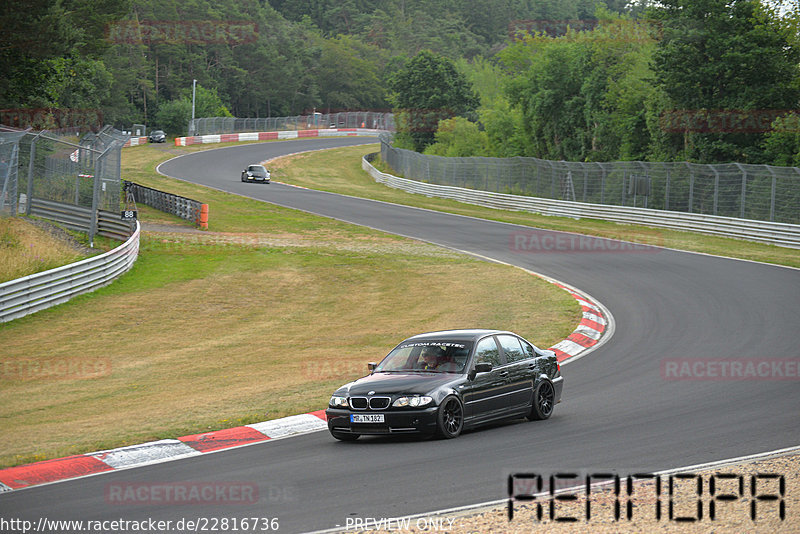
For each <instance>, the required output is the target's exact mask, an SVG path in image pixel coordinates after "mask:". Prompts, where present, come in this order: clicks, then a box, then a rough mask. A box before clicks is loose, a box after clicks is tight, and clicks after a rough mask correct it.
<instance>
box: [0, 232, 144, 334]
mask: <svg viewBox="0 0 800 534" xmlns="http://www.w3.org/2000/svg"><path fill="white" fill-rule="evenodd" d="M139 233H140V226H139V223H138V222H137V223H136V229H135V230H134V232H133V235H131V236H130V237H129V238H128V240H127V241H125V243H123V244H122V245H120V246H118V247H117V248H115V249H114V250H111V251H109V252H106V253H105V254H101V255H99V256H95V257H93V258H87V259H85V260H82V261H79V262H77V263H72V264H70V265H65V266H64V267H58V268H57V269H51V270H49V271H45V272H42V273H37V274H32V275H30V276H25V277H24V278H18V279H16V280H11V281H9V282H5V283H3V284H0V322H6V321H11V320H13V319H17V318H19V317H23V316H25V315H28V314H31V313H34V312H37V311H40V310H44V309H46V308H50V307H51V306H55V305H57V304H61V303H63V302H66V301H68V300H69V299H71V298H72V297H75V296H76V295H80V294H82V293H88V292H90V291H94V290H95V289H98V288H100V287H103V286H105V285H108V284H110V283H111V282H112V281H113V280H114V279H115V278H117V277H119V276H121V275H122V274H123V273H125V272H127V271H128V270H129V269H130V268H131V267H132V266H133V264H134V262H135V261H136V257H137V256H138V254H139Z"/></svg>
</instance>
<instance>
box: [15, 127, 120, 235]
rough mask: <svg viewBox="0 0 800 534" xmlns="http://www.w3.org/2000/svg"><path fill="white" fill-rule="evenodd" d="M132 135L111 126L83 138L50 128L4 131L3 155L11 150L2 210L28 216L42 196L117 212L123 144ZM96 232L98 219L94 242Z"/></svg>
mask: <svg viewBox="0 0 800 534" xmlns="http://www.w3.org/2000/svg"><path fill="white" fill-rule="evenodd" d="M128 139H129V136H128V135H127V134H123V133H122V132H120V131H118V130H115V129H114V128H112V127H111V126H106V127H105V128H103V129H102V130H100V131H99V132H97V133H88V134H86V135H84V136H83V137H82V138H80V139H78V138H75V137H65V136H58V135H56V134H53V133H50V132H47V131H46V130H44V131H41V132H32V131H24V132H20V131H2V132H0V140H2V143H1V144H0V157H5V156H6V153H7V154H8V160H7V165H8V168H7V170H6V177H5V179H3V178H2V175H0V181H2V182H3V183H4V186H3V195H2V197H0V211H4V212H5V213H7V214H16V213H26V214H28V215H30V214H31V209H32V205H33V204H34V202H33V201H34V200H40V201H48V202H55V203H59V204H63V205H67V206H75V207H77V208H87V209H90V210H91V212H92V213H97V212H98V210H106V211H109V212H117V213H119V210H120V200H121V197H120V195H121V193H120V192H121V180H120V165H121V155H122V146H123V145H124V144H125V142H126V141H127V140H128ZM2 171H3V169H2V165H1V164H0V172H2ZM96 233H97V218H96V217H94V218H92V223H91V227H90V229H89V234H90V240H91V239H92V238H93V237H94V235H95V234H96Z"/></svg>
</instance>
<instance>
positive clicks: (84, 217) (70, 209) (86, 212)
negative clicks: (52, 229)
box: [30, 198, 131, 241]
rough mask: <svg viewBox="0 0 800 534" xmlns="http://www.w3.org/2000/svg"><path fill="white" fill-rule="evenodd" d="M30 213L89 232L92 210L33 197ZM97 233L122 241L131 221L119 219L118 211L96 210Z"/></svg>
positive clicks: (73, 228) (72, 228) (126, 235)
mask: <svg viewBox="0 0 800 534" xmlns="http://www.w3.org/2000/svg"><path fill="white" fill-rule="evenodd" d="M30 208H31V209H30V214H31V215H34V216H36V217H43V218H45V219H49V220H51V221H56V222H58V223H61V224H62V225H64V226H65V227H67V228H69V229H70V230H77V231H79V232H86V233H89V231H90V229H91V227H92V210H91V209H89V208H83V207H81V206H75V205H74V204H64V203H62V202H53V201H50V200H42V199H40V198H34V199H32V201H31V206H30ZM97 233H98V234H99V235H101V236H104V237H110V238H113V239H119V240H121V241H124V240H126V239H128V237H129V236H130V235H131V223H129V222H126V221H123V220H121V219H120V214H119V213H112V212H110V211H105V210H97Z"/></svg>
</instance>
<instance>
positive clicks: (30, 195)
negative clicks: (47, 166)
mask: <svg viewBox="0 0 800 534" xmlns="http://www.w3.org/2000/svg"><path fill="white" fill-rule="evenodd" d="M46 131H47V130H42V131H41V132H39V133H38V134H36V135H35V136H34V137H33V141H31V160H30V163H29V164H28V202H27V204H26V205H25V215H30V214H31V202H32V201H33V165H34V158H35V157H36V141H38V140H39V136H40V135H42V134H43V133H44V132H46Z"/></svg>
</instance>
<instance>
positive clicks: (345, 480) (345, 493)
mask: <svg viewBox="0 0 800 534" xmlns="http://www.w3.org/2000/svg"><path fill="white" fill-rule="evenodd" d="M365 142H375V140H374V139H365V138H334V139H330V140H322V139H314V140H308V141H303V140H300V141H287V142H273V143H266V144H250V145H241V146H236V147H232V148H225V149H216V150H211V151H206V152H198V153H194V154H191V155H187V156H184V157H181V158H177V159H173V160H170V161H169V162H167V163H165V164H162V165H161V167H160V172H162V173H164V174H167V175H169V176H174V177H178V178H182V179H185V180H189V181H192V182H195V183H198V184H202V185H207V186H211V187H214V188H217V189H221V190H225V191H230V192H232V193H237V194H241V195H247V196H250V197H253V198H256V199H260V200H264V201H266V202H271V203H274V204H278V205H281V206H286V207H291V208H297V209H302V210H305V211H308V212H312V213H318V214H320V215H324V216H327V217H333V218H336V219H340V220H344V221H350V222H353V223H355V224H360V225H366V226H369V227H372V228H377V229H381V230H385V231H387V232H392V233H397V234H401V235H405V236H410V237H414V238H418V239H422V240H425V241H430V242H433V243H438V244H441V245H444V246H447V247H452V248H456V249H460V250H464V251H470V252H473V253H476V254H480V255H483V256H487V257H490V258H494V259H498V260H501V261H504V262H508V263H512V264H515V265H519V266H521V267H525V268H527V269H531V270H533V271H536V272H539V273H542V274H545V275H548V276H551V277H553V278H556V279H559V280H561V281H563V282H566V283H568V284H571V285H573V286H575V287H577V288H579V289H581V290H583V291H586V292H588V293H589V294H591V295H592V296H593V297H595V298H597V299H598V300H600V301H601V302H602V303H603V304H604V305H605V306H606V307H607V308H608V309H609V310H610V311H611V313H612V314H613V316H614V319H615V321H616V333H615V335H614V336H613V338H612V339H611V340H610V341H609V342H608V343H606V344H605V345H603V346H602V347H600V348H599V349H598V350H596V351H594V352H593V353H591V354H590V355H588V356H586V357H585V358H582V359H580V360H578V361H576V362H573V363H571V364H569V365H567V366H565V367H564V375H565V379H566V380H565V388H564V400H563V402H562V403H561V404H560V405H558V406H557V407H556V410H555V414H554V416H553V418H552V419H550V420H549V421H544V422H535V423H534V422H524V421H520V422H514V423H511V424H505V425H499V426H495V427H491V428H486V429H481V430H477V431H471V432H467V433H465V434H463V435H462V436H461V437H459V438H458V439H455V440H448V441H438V440H430V441H418V440H413V439H400V440H389V439H375V438H373V439H363V438H362V439H361V440H359V441H358V442H355V443H340V442H337V441H336V440H334V439H333V438H332V437H331V436H330V435H329V434H328V433H327V432H315V433H311V434H305V435H302V436H299V437H293V438H288V439H282V440H276V441H268V442H265V443H260V444H256V445H252V446H247V447H242V448H238V449H233V450H227V451H222V452H219V453H213V454H206V455H201V456H198V457H192V458H188V459H184V460H178V461H173V462H168V463H163V464H157V465H151V466H147V467H142V468H137V469H132V470H127V471H118V472H113V473H109V474H103V475H99V476H91V477H87V478H83V479H78V480H73V481H67V482H62V483H58V484H51V485H46V486H39V487H33V488H30V489H25V490H20V491H15V492H11V493H9V494H6V495H2V496H0V516H8V515H11V514H12V512H13V515H14V516H16V517H21V518H28V519H32V520H36V519H37V518H39V517H42V516H44V517H47V518H50V519H54V518H67V519H84V520H86V519H118V518H124V519H146V518H155V519H162V520H173V521H175V520H180V519H181V518H198V517H212V516H216V517H218V518H224V517H228V518H232V517H238V518H243V517H263V518H278V519H279V524H280V530H279V531H280V532H306V531H312V530H318V529H324V528H329V527H335V526H337V525H345V522H346V520H347V518H348V517H350V518H368V517H371V518H381V517H397V516H404V515H408V514H415V513H423V512H428V511H433V510H439V509H445V508H451V507H456V506H462V505H469V504H474V503H480V502H487V501H494V500H498V499H503V498H506V497H507V496H508V495H507V493H506V487H507V484H506V480H507V476H508V474H510V473H512V472H519V471H535V472H539V473H546V474H551V473H558V472H569V471H577V470H579V469H583V470H586V469H588V470H590V471H597V470H605V471H608V470H616V471H617V472H620V473H633V472H654V471H659V470H664V469H669V468H674V467H679V466H685V465H693V464H699V463H703V462H710V461H715V460H722V459H726V458H732V457H738V456H744V455H748V454H755V453H760V452H765V451H771V450H775V449H780V448H785V447H792V446H796V445H800V425H799V424H798V421H800V419H799V418H798V414H800V382H798V380H797V378H795V379H794V380H766V379H754V378H749V379H744V380H699V381H698V380H685V379H684V380H673V379H669V377H668V376H665V375H664V373H663V366H664V365H665V364H666V363H669V362H667V360H669V361H676V360H679V359H682V358H684V359H696V358H726V359H737V360H739V359H748V360H768V361H770V362H772V361H773V360H779V359H785V358H794V359H795V360H796V359H797V358H798V343H797V328H798V319H797V313H798V312H797V307H798V302H800V271H799V270H794V269H788V268H782V267H773V266H769V265H764V264H757V263H751V262H745V261H737V260H730V259H724V258H718V257H712V256H706V255H701V254H691V253H684V252H677V251H671V250H664V249H650V250H630V249H623V250H612V245H613V244H612V243H609V242H608V241H605V240H596V241H597V242H596V243H595V241H594V240H592V241H591V242H592V243H595V244H596V245H597V246H587V245H586V243H587V242H586V241H585V242H584V244H583V245H582V246H581V247H579V248H580V250H574V249H572V250H569V249H565V248H560V249H559V250H560V251H538V252H534V251H530V250H518V248H519V247H515V246H514V245H515V243H519V242H520V241H518V236H520V235H522V236H529V235H530V233H531V232H532V231H533V230H532V229H530V228H524V227H518V226H513V225H508V224H503V223H496V222H490V221H483V220H478V219H471V218H466V217H460V216H455V215H448V214H443V213H437V212H432V211H425V210H419V209H414V208H408V207H403V206H398V205H392V204H385V203H379V202H374V201H369V200H361V199H356V198H350V197H343V196H338V195H333V194H329V193H322V192H317V191H311V190H306V189H301V188H294V187H289V186H284V185H281V184H277V183H272V184H270V185H261V184H245V183H242V182H240V179H239V177H240V172H241V170H242V168H244V166H245V165H246V164H248V163H254V162H257V161H261V160H265V159H268V158H271V157H275V156H278V155H281V154H286V153H292V152H298V151H303V150H309V149H314V148H320V147H323V146H324V147H332V146H344V145H351V144H359V143H365ZM212 210H213V207H212ZM211 216H212V217H213V211H212V214H211ZM555 234H557V233H556V232H545V231H541V232H539V231H537V233H536V236H537V237H538V238H539V239H540V241H541V240H543V239H544V238H545V236H547V237H548V238H549V239H552V238H554V237H555ZM564 237H567V238H568V237H569V234H566V236H562V239H563V238H564ZM598 247H602V248H599V250H598ZM465 298H469V296H468V295H465ZM464 326H465V327H472V326H486V327H497V328H502V325H464ZM309 327H310V328H312V326H311V325H309ZM343 328H346V325H343ZM415 333H417V332H408V334H409V335H411V334H415ZM276 335H280V334H279V333H278V334H276ZM398 341H400V340H398ZM389 348H390V347H387V351H388V349H389ZM382 356H383V354H376V355H375V359H379V358H380V357H382ZM175 481H204V482H245V483H251V484H253V483H254V484H256V485H257V486H258V492H259V502H258V504H254V505H247V504H227V505H226V504H224V503H221V504H219V505H216V506H203V507H199V506H192V505H183V506H174V505H173V506H169V505H159V504H157V503H152V504H137V505H114V504H110V503H108V502H107V501H106V499H105V493H104V492H105V491H106V490H107V488H108V485H109V484H111V483H119V482H131V483H154V482H158V483H168V482H175Z"/></svg>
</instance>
